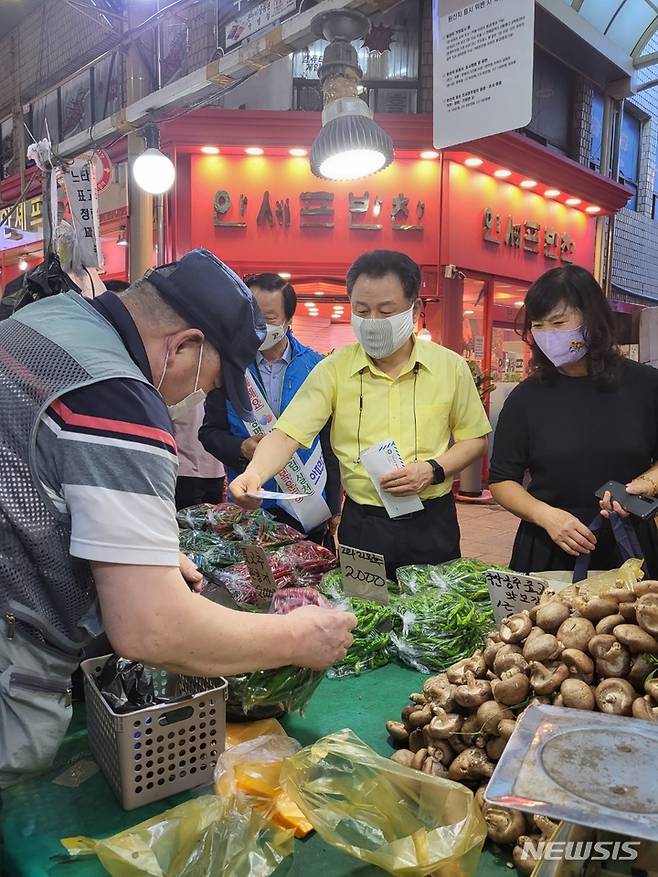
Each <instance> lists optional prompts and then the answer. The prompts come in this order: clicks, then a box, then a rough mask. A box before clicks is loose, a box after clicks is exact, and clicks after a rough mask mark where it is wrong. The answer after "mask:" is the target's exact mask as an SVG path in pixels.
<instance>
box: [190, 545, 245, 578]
mask: <svg viewBox="0 0 658 877" xmlns="http://www.w3.org/2000/svg"><path fill="white" fill-rule="evenodd" d="M243 561H244V555H243V553H242V549H241V548H240V544H239V543H238V542H228V541H227V540H226V539H221V540H220V541H219V542H217V543H216V544H215V545H212V546H211V547H210V548H208V549H207V550H206V551H204V552H203V554H202V555H201V556H200V558H199V567H200V569H201V572H204V573H207V572H211V573H212V572H213V571H214V570H216V569H222V568H223V567H229V566H235V565H236V564H238V563H242V562H243Z"/></svg>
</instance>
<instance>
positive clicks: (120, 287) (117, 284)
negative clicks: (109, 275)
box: [103, 280, 130, 292]
mask: <svg viewBox="0 0 658 877" xmlns="http://www.w3.org/2000/svg"><path fill="white" fill-rule="evenodd" d="M103 282H104V283H105V289H109V290H110V292H123V291H124V290H125V289H129V287H130V284H129V283H128V281H127V280H105V281H103Z"/></svg>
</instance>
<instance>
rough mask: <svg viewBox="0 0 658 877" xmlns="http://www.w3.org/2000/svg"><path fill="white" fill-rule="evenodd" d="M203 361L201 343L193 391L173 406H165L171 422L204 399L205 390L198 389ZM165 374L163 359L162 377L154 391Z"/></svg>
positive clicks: (160, 383) (165, 367) (159, 385)
mask: <svg viewBox="0 0 658 877" xmlns="http://www.w3.org/2000/svg"><path fill="white" fill-rule="evenodd" d="M202 359H203V342H201V349H200V350H199V362H198V364H197V367H196V377H195V379H194V390H193V391H192V392H191V393H190V394H189V395H187V396H185V397H184V398H183V399H181V400H180V402H174V404H173V405H167V410H168V411H169V416H170V417H171V419H172V420H175V419H176V418H177V417H180V416H181V415H182V414H184V413H185V412H186V411H191V410H192V409H194V408H196V406H197V405H200V404H201V402H203V400H204V399H205V398H206V392H205V390H201V389H199V388H198V387H199V375H200V374H201V360H202ZM166 374H167V360H166V359H165V366H164V369H163V370H162V377H161V378H160V380H159V381H158V386H157V387H156V390H159V389H160V387H161V386H162V382H163V381H164V377H165V375H166Z"/></svg>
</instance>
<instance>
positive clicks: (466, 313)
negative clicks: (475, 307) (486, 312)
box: [464, 311, 475, 317]
mask: <svg viewBox="0 0 658 877" xmlns="http://www.w3.org/2000/svg"><path fill="white" fill-rule="evenodd" d="M474 313H475V311H464V316H465V317H472V316H473V314H474Z"/></svg>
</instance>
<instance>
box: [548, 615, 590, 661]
mask: <svg viewBox="0 0 658 877" xmlns="http://www.w3.org/2000/svg"><path fill="white" fill-rule="evenodd" d="M594 633H595V631H594V625H593V624H592V622H591V621H590V620H589V619H588V618H573V617H572V618H567V620H566V621H563V622H562V624H561V625H560V626H559V628H558V631H557V634H556V637H557V639H558V642H560V643H561V644H562V645H563V646H564V648H565V649H579V650H580V651H581V652H584V651H585V649H586V648H587V643H588V642H589V641H590V640H591V639H592V637H593V636H594Z"/></svg>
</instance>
